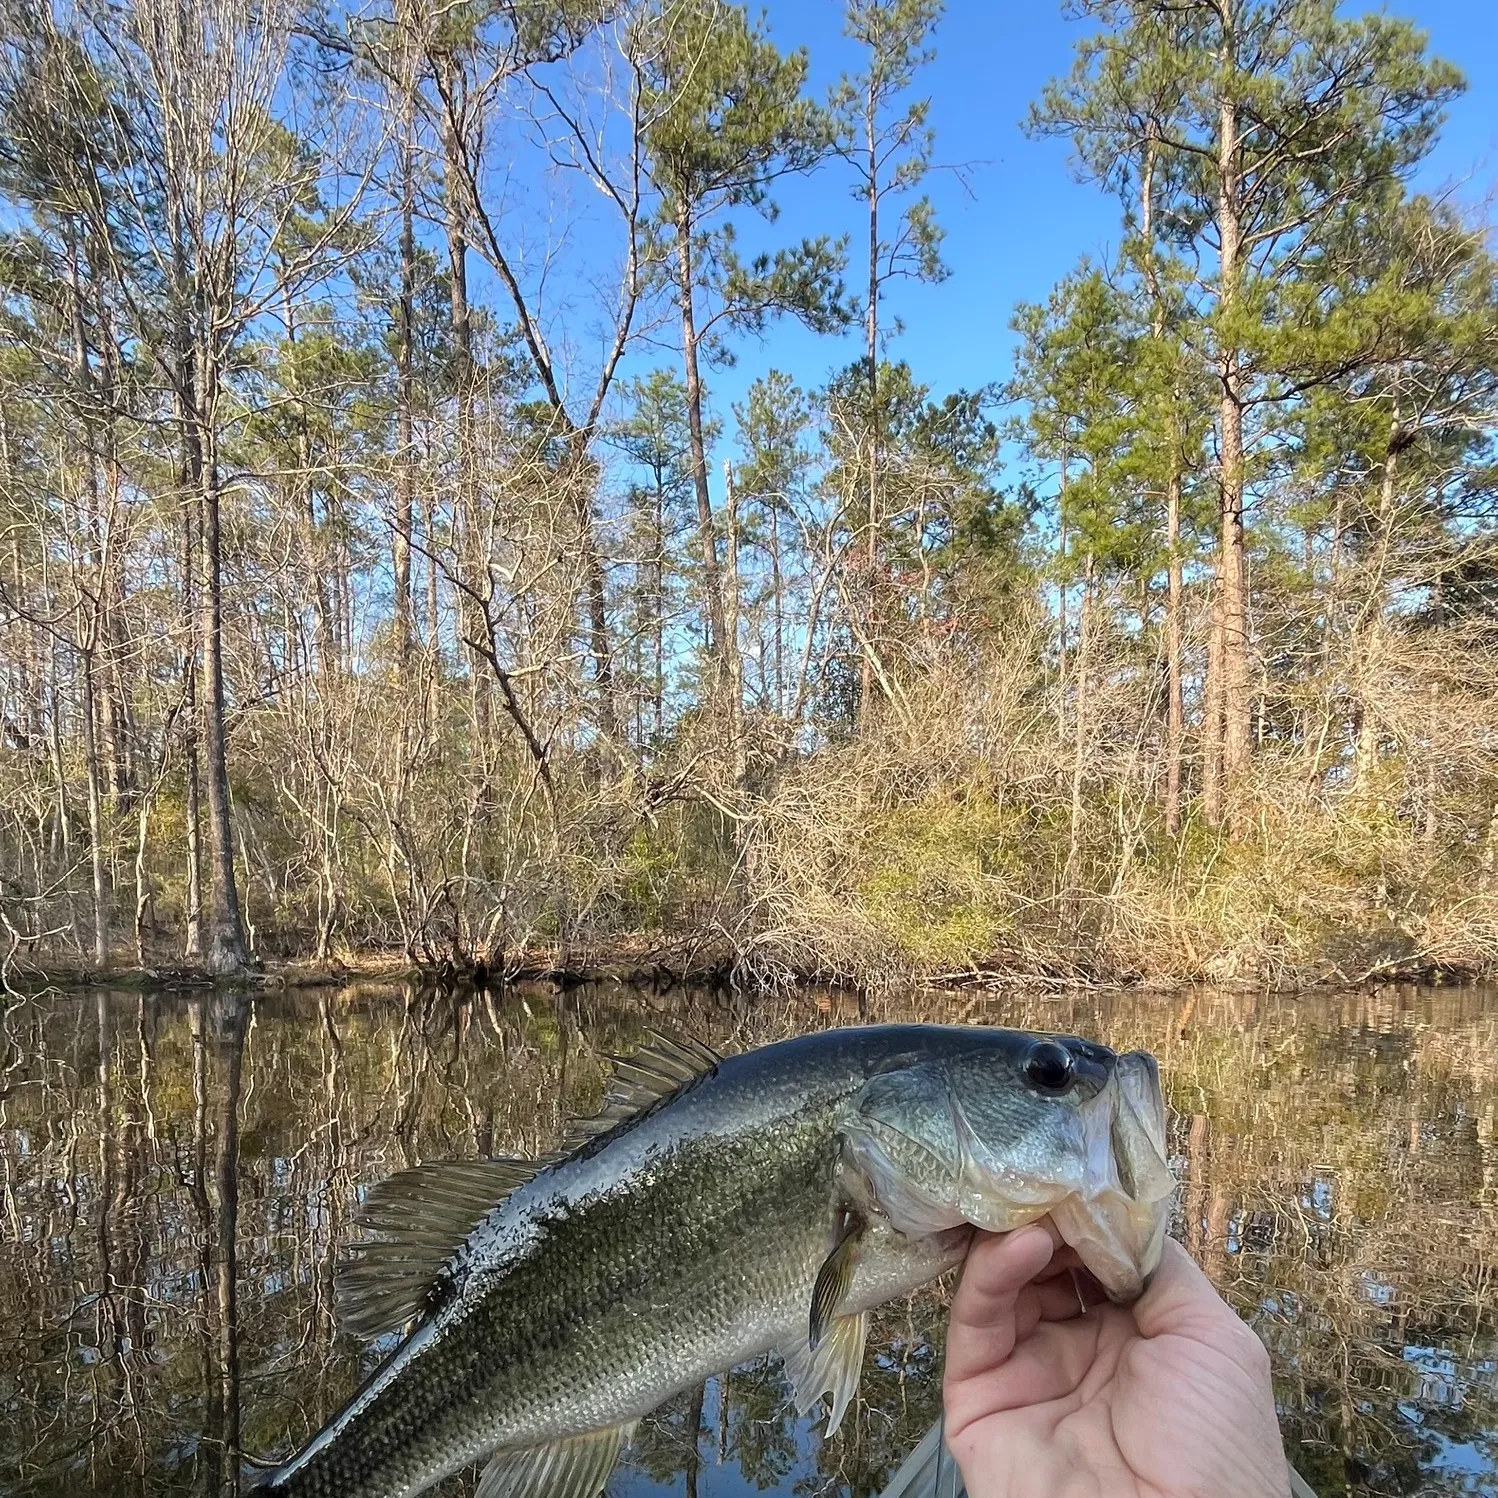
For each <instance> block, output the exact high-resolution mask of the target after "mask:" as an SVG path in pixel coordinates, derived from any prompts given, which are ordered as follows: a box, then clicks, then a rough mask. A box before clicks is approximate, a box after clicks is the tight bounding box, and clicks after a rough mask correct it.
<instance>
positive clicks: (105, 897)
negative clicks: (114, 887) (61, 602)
mask: <svg viewBox="0 0 1498 1498" xmlns="http://www.w3.org/2000/svg"><path fill="white" fill-rule="evenodd" d="M79 653H80V654H81V655H82V657H83V758H84V768H85V770H86V772H87V775H88V840H89V852H90V855H91V863H92V871H93V885H94V961H95V962H96V963H97V964H98V965H99V966H100V967H103V966H104V965H105V963H107V962H108V961H109V893H108V880H107V876H106V873H105V868H104V790H103V779H104V777H103V773H102V770H101V768H100V765H99V738H98V733H97V731H96V729H95V726H94V721H95V717H96V714H97V713H98V700H97V699H98V692H97V690H96V688H95V681H94V677H95V670H94V652H93V649H92V647H89V648H88V649H85V650H82V651H80V652H79Z"/></svg>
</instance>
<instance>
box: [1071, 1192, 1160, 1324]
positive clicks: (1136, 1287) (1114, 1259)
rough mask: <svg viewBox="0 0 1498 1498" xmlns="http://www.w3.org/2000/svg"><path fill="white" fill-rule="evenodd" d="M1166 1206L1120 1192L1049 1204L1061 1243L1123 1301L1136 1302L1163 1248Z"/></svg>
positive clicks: (1111, 1296) (1114, 1297)
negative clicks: (1052, 1205) (1076, 1255)
mask: <svg viewBox="0 0 1498 1498" xmlns="http://www.w3.org/2000/svg"><path fill="white" fill-rule="evenodd" d="M1162 1208H1163V1203H1162V1204H1153V1203H1146V1204H1141V1203H1139V1202H1135V1201H1133V1200H1132V1199H1130V1198H1129V1197H1127V1196H1124V1195H1123V1194H1122V1193H1120V1192H1117V1191H1107V1192H1100V1193H1098V1194H1097V1195H1094V1196H1089V1197H1082V1196H1077V1195H1073V1196H1069V1197H1067V1198H1066V1199H1065V1200H1064V1201H1062V1202H1058V1203H1057V1204H1056V1205H1055V1206H1054V1207H1052V1208H1051V1214H1050V1215H1051V1221H1052V1222H1054V1223H1055V1224H1056V1230H1057V1232H1059V1233H1060V1234H1061V1238H1062V1241H1063V1242H1064V1243H1067V1244H1069V1245H1070V1246H1071V1247H1072V1248H1074V1249H1076V1251H1077V1254H1078V1256H1079V1257H1080V1258H1081V1260H1082V1263H1083V1266H1084V1267H1085V1268H1086V1269H1087V1271H1088V1272H1089V1273H1090V1274H1091V1275H1092V1277H1093V1278H1094V1279H1095V1280H1097V1282H1098V1284H1100V1285H1101V1286H1102V1287H1103V1290H1104V1292H1105V1293H1106V1294H1107V1296H1108V1298H1109V1299H1110V1300H1112V1301H1115V1302H1117V1303H1118V1304H1120V1305H1127V1304H1128V1303H1129V1302H1130V1301H1133V1300H1137V1299H1138V1298H1139V1296H1140V1295H1141V1294H1142V1293H1143V1291H1144V1287H1145V1285H1146V1284H1148V1283H1149V1278H1150V1276H1151V1275H1152V1274H1153V1273H1154V1272H1155V1268H1156V1266H1157V1265H1158V1264H1159V1262H1160V1251H1161V1249H1162V1247H1163V1246H1164V1237H1165V1212H1164V1211H1163V1210H1162Z"/></svg>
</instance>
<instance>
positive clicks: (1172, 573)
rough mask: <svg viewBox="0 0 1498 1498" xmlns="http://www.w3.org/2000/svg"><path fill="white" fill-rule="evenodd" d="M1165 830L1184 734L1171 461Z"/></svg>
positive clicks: (1176, 810)
mask: <svg viewBox="0 0 1498 1498" xmlns="http://www.w3.org/2000/svg"><path fill="white" fill-rule="evenodd" d="M1165 551H1166V568H1167V578H1168V591H1167V593H1166V600H1165V675H1166V682H1165V830H1166V832H1167V833H1169V834H1170V836H1171V837H1174V836H1175V835H1176V834H1177V833H1178V832H1179V831H1180V830H1181V751H1182V745H1183V743H1184V741H1185V737H1186V704H1185V690H1184V687H1183V684H1182V671H1181V594H1182V591H1183V587H1182V578H1181V475H1180V471H1179V468H1178V467H1177V465H1176V463H1175V462H1174V461H1172V464H1171V471H1170V478H1169V482H1168V484H1167V486H1166V493H1165Z"/></svg>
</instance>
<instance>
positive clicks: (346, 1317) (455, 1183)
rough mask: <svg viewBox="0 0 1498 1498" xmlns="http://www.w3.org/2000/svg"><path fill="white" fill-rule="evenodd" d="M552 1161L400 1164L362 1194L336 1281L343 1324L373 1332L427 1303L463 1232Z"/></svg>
mask: <svg viewBox="0 0 1498 1498" xmlns="http://www.w3.org/2000/svg"><path fill="white" fill-rule="evenodd" d="M550 1163H551V1160H550V1159H549V1158H547V1159H541V1160H436V1161H433V1162H431V1163H430V1164H427V1165H418V1166H416V1167H415V1168H414V1169H412V1170H402V1171H398V1172H397V1173H396V1174H395V1175H393V1176H389V1177H387V1178H386V1179H385V1180H383V1181H381V1182H380V1183H379V1184H378V1185H376V1186H375V1187H373V1188H372V1189H371V1190H370V1192H369V1195H368V1196H366V1197H365V1199H364V1205H363V1208H362V1210H361V1211H360V1213H359V1217H358V1219H357V1220H358V1222H359V1225H360V1226H361V1227H363V1228H365V1229H366V1230H368V1231H369V1232H371V1233H377V1234H378V1235H379V1236H378V1237H377V1238H369V1239H365V1240H363V1241H361V1242H359V1243H356V1244H355V1245H354V1251H353V1257H352V1258H351V1259H349V1261H348V1262H347V1263H346V1264H344V1265H343V1266H342V1267H341V1268H340V1270H339V1272H338V1277H337V1281H336V1283H335V1287H334V1296H335V1300H336V1303H337V1307H338V1319H339V1322H340V1324H341V1325H342V1326H343V1327H344V1328H345V1329H347V1330H348V1331H351V1332H354V1333H355V1334H357V1335H358V1336H363V1337H378V1336H382V1335H383V1334H384V1333H386V1332H389V1331H394V1330H396V1328H398V1327H401V1326H404V1325H405V1324H406V1323H407V1322H408V1321H410V1320H412V1319H413V1318H414V1317H416V1316H419V1315H421V1314H422V1313H423V1312H425V1311H426V1310H428V1309H429V1299H430V1295H431V1290H432V1287H433V1285H434V1284H436V1282H437V1279H438V1277H439V1276H440V1275H441V1273H442V1270H443V1268H444V1267H445V1266H446V1264H447V1263H448V1261H449V1260H450V1259H451V1258H452V1256H453V1254H454V1253H456V1252H457V1250H458V1248H459V1246H460V1245H461V1244H462V1242H463V1240H464V1239H465V1238H467V1236H468V1235H469V1233H471V1232H472V1231H473V1229H474V1227H475V1226H477V1224H478V1223H480V1222H481V1221H482V1220H483V1219H484V1218H485V1217H486V1216H487V1215H488V1214H489V1213H490V1212H491V1211H492V1210H493V1209H494V1208H495V1207H496V1206H498V1205H499V1203H500V1202H502V1201H503V1200H504V1199H505V1197H507V1196H508V1195H509V1194H510V1193H511V1192H512V1191H513V1190H514V1189H515V1188H516V1187H517V1186H523V1185H524V1184H525V1182H527V1181H528V1180H530V1178H531V1177H532V1176H533V1175H535V1174H536V1173H537V1172H538V1171H540V1170H543V1169H544V1168H545V1167H546V1166H547V1165H549V1164H550Z"/></svg>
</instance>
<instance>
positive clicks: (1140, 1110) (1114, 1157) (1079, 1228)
mask: <svg viewBox="0 0 1498 1498" xmlns="http://www.w3.org/2000/svg"><path fill="white" fill-rule="evenodd" d="M1081 1123H1082V1129H1083V1134H1084V1138H1085V1145H1086V1156H1085V1158H1086V1162H1087V1165H1086V1171H1085V1178H1084V1182H1083V1185H1082V1186H1081V1188H1080V1189H1079V1190H1077V1191H1073V1192H1071V1193H1070V1194H1069V1195H1068V1196H1067V1197H1066V1198H1065V1199H1064V1200H1062V1201H1060V1202H1058V1203H1057V1204H1056V1205H1055V1206H1054V1207H1052V1208H1051V1220H1052V1221H1053V1222H1054V1223H1055V1224H1056V1228H1057V1230H1058V1231H1059V1232H1060V1234H1061V1237H1062V1239H1063V1240H1064V1241H1065V1242H1067V1243H1069V1244H1071V1246H1072V1247H1073V1248H1075V1249H1076V1250H1077V1253H1078V1254H1079V1255H1080V1257H1081V1260H1082V1263H1083V1264H1084V1265H1085V1266H1086V1267H1087V1269H1088V1270H1089V1271H1090V1272H1091V1273H1092V1275H1093V1277H1094V1278H1095V1279H1096V1280H1097V1282H1098V1283H1099V1284H1100V1285H1101V1286H1102V1287H1103V1290H1104V1291H1105V1292H1106V1293H1107V1295H1108V1298H1109V1299H1110V1300H1115V1301H1119V1302H1123V1303H1126V1302H1128V1301H1131V1300H1134V1299H1136V1298H1137V1297H1138V1296H1139V1295H1140V1294H1142V1293H1143V1291H1144V1288H1145V1286H1146V1285H1147V1284H1148V1283H1149V1280H1150V1276H1151V1275H1152V1274H1154V1272H1155V1270H1156V1268H1157V1267H1158V1266H1159V1263H1160V1254H1161V1250H1162V1249H1163V1248H1164V1246H1165V1225H1166V1221H1167V1220H1168V1218H1169V1216H1170V1199H1171V1196H1172V1195H1173V1194H1174V1192H1175V1177H1174V1176H1173V1175H1172V1174H1171V1171H1170V1165H1169V1162H1168V1160H1167V1158H1166V1142H1165V1099H1164V1096H1163V1095H1162V1093H1161V1091H1160V1070H1159V1067H1158V1066H1157V1065H1156V1063H1155V1058H1154V1057H1153V1056H1151V1055H1150V1054H1149V1053H1148V1052H1147V1051H1130V1052H1128V1053H1127V1054H1125V1055H1122V1056H1120V1057H1119V1058H1118V1064H1117V1066H1116V1067H1115V1068H1114V1072H1113V1075H1112V1077H1111V1078H1110V1079H1109V1081H1108V1085H1107V1086H1106V1087H1105V1088H1104V1089H1103V1091H1102V1092H1100V1093H1099V1094H1098V1096H1097V1097H1096V1098H1094V1099H1093V1100H1092V1102H1091V1103H1090V1104H1088V1105H1087V1107H1086V1108H1085V1109H1084V1110H1083V1115H1082V1120H1081Z"/></svg>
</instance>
